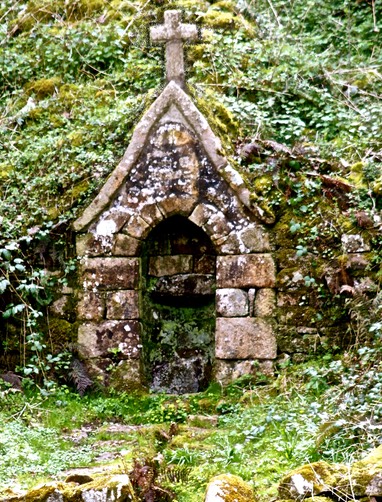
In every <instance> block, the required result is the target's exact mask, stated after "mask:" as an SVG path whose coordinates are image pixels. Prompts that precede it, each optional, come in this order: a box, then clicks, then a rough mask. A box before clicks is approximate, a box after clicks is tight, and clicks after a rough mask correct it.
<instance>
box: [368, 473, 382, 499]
mask: <svg viewBox="0 0 382 502" xmlns="http://www.w3.org/2000/svg"><path fill="white" fill-rule="evenodd" d="M365 494H366V495H369V496H372V497H382V474H377V475H376V476H374V478H373V479H372V480H371V481H370V483H369V484H368V485H367V487H366V490H365Z"/></svg>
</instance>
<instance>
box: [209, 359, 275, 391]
mask: <svg viewBox="0 0 382 502" xmlns="http://www.w3.org/2000/svg"><path fill="white" fill-rule="evenodd" d="M244 375H253V376H262V375H266V376H273V375H274V362H273V361H271V360H266V359H265V360H260V361H259V360H257V359H255V360H250V359H248V360H245V361H227V360H224V359H223V360H222V359H216V361H215V380H217V381H218V382H220V383H221V384H222V385H228V384H229V383H231V382H232V381H234V380H237V379H238V378H240V377H242V376H244Z"/></svg>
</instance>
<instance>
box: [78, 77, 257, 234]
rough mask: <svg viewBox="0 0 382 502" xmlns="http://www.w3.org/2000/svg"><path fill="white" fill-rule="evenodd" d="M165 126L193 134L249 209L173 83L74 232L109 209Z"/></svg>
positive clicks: (202, 123) (214, 142)
mask: <svg viewBox="0 0 382 502" xmlns="http://www.w3.org/2000/svg"><path fill="white" fill-rule="evenodd" d="M166 123H179V124H182V125H183V126H185V127H186V128H187V129H189V130H190V131H192V133H193V134H194V135H195V138H196V140H197V141H198V143H199V144H200V146H201V148H202V149H203V150H204V152H205V154H206V156H207V157H208V159H209V161H210V162H211V164H212V165H213V166H214V168H215V169H216V170H217V172H218V173H219V174H220V175H221V176H222V177H223V178H224V179H225V181H227V182H228V184H229V185H230V186H231V188H232V189H233V190H234V191H235V193H236V195H237V196H238V198H239V199H240V200H241V202H242V203H243V204H244V205H245V206H247V207H250V203H249V191H248V189H247V188H246V186H245V184H244V181H243V179H242V177H241V176H240V174H239V173H238V172H237V171H235V170H234V169H233V168H232V167H231V166H230V165H229V164H228V162H227V159H226V158H225V157H224V156H222V155H221V143H220V140H219V139H218V138H217V137H216V136H215V135H214V133H213V132H212V130H211V128H210V126H209V125H208V122H207V120H206V119H205V117H204V116H203V115H202V114H201V113H200V111H199V110H198V109H197V107H196V106H195V105H194V103H193V102H192V100H191V99H190V97H189V96H188V95H187V94H186V93H185V92H184V91H183V90H182V89H181V88H180V87H179V86H178V85H177V84H176V83H175V82H170V83H169V84H168V85H167V86H166V87H165V89H164V90H163V92H162V93H161V94H160V96H159V97H158V98H157V99H156V100H155V102H154V103H153V104H152V105H151V106H150V108H149V109H148V110H147V112H146V113H145V114H144V115H143V117H142V119H141V120H140V121H139V123H138V125H137V126H136V128H135V130H134V133H133V136H132V139H131V142H130V145H129V147H128V148H127V150H126V152H125V154H124V156H123V158H122V160H121V162H120V163H119V164H118V166H117V167H116V168H115V169H114V171H113V172H112V173H111V175H110V176H109V178H108V180H107V181H106V183H105V185H104V186H103V187H102V189H101V190H100V192H99V194H98V195H97V196H96V197H95V199H94V200H93V202H92V203H91V204H90V205H89V206H88V207H87V208H86V209H85V210H84V212H83V213H82V215H81V216H80V217H79V218H78V219H77V220H76V221H75V222H74V224H73V227H74V230H75V231H77V232H78V231H82V230H84V229H86V228H87V227H88V226H89V225H90V224H91V223H92V222H93V221H94V220H95V218H97V217H98V216H99V215H100V214H101V213H102V212H103V211H104V210H105V209H106V208H107V207H108V205H109V204H110V203H111V201H112V200H113V197H114V196H115V194H116V193H117V192H118V190H119V189H120V187H121V186H122V184H123V183H124V181H125V180H126V179H127V177H128V176H129V173H130V171H131V170H132V168H133V167H134V165H136V163H137V161H138V159H139V157H140V155H141V153H142V152H143V150H144V148H145V145H147V143H148V141H150V137H151V135H152V134H153V132H154V131H155V129H156V128H157V127H159V126H161V125H163V124H166Z"/></svg>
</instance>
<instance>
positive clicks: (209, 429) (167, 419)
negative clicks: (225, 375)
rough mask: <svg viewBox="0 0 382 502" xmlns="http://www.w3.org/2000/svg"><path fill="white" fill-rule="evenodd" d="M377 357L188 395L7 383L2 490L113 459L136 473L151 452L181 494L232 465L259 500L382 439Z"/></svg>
mask: <svg viewBox="0 0 382 502" xmlns="http://www.w3.org/2000/svg"><path fill="white" fill-rule="evenodd" d="M349 358H351V359H352V367H350V365H348V364H347V361H348V362H349ZM377 359H378V358H377V357H374V363H373V364H370V358H369V359H367V358H366V359H365V356H364V354H363V353H362V351H361V352H359V351H358V353H357V352H356V351H355V352H354V353H352V354H351V355H350V354H348V355H347V356H346V357H343V358H341V359H339V358H337V359H335V358H333V359H332V357H331V356H326V357H325V358H324V359H321V360H316V361H311V362H309V363H305V364H301V365H298V366H293V367H288V366H287V367H284V368H283V369H282V372H280V374H279V376H277V377H275V378H274V379H268V380H266V379H265V380H264V381H263V382H262V383H261V384H259V383H258V384H255V383H254V382H253V380H252V379H251V378H249V377H243V378H241V379H239V380H238V381H236V382H234V383H233V384H231V385H230V386H228V387H226V388H222V387H221V386H219V385H217V384H213V385H211V386H210V388H209V389H207V390H206V391H205V392H203V393H200V394H193V395H185V396H169V395H159V394H136V395H132V394H126V393H122V394H121V393H118V394H117V393H114V392H110V393H109V394H107V395H106V394H100V393H93V394H92V395H87V396H84V397H82V398H81V397H79V396H78V395H77V394H75V393H73V392H72V391H70V390H69V389H68V388H67V387H60V388H57V389H56V390H54V391H52V392H51V394H50V395H48V396H42V395H41V393H36V392H31V391H27V393H26V394H21V393H14V392H10V391H9V390H3V391H2V406H1V411H0V418H1V424H2V425H1V426H0V451H1V455H0V487H1V490H3V493H5V490H6V488H7V487H12V488H13V489H14V488H15V487H19V488H27V487H30V486H31V485H34V484H36V482H38V481H41V480H44V479H46V478H52V477H53V478H60V477H61V478H62V477H65V473H66V472H67V470H68V469H70V468H74V467H81V466H84V465H86V466H87V467H89V466H95V465H99V464H102V463H104V462H105V461H107V462H108V463H112V464H114V467H115V469H117V470H122V471H123V472H130V471H131V470H132V468H133V464H134V463H135V464H136V463H137V462H140V464H144V463H147V462H148V463H154V464H156V466H157V467H156V469H157V471H156V472H157V477H158V479H157V482H158V481H160V483H162V485H163V486H165V487H167V488H168V489H171V490H172V491H174V492H175V493H176V497H177V500H179V501H184V502H186V501H187V502H191V501H195V502H196V501H197V500H202V497H203V494H204V491H205V488H206V484H207V483H208V481H209V479H210V478H211V477H212V476H213V475H217V474H222V473H227V472H229V473H232V474H237V475H240V476H241V477H243V478H244V479H245V480H247V481H249V482H250V483H252V484H253V486H254V488H255V492H256V493H257V495H258V497H259V500H261V501H266V500H271V499H272V497H274V495H275V493H276V488H277V482H278V481H279V480H280V478H281V476H282V475H283V474H285V473H286V472H287V471H289V470H291V469H292V468H294V467H297V466H299V465H301V464H304V463H308V462H314V461H317V460H321V459H324V460H327V461H329V462H351V461H353V460H354V459H356V458H359V457H360V456H362V455H363V454H364V453H365V452H366V451H368V450H370V449H371V448H373V447H375V446H378V445H379V444H380V443H381V442H382V434H381V431H382V425H381V423H380V418H379V416H378V415H377V414H376V412H375V410H376V404H378V406H380V405H381V403H380V402H379V400H378V398H377V396H376V395H375V392H376V385H377V386H378V382H376V379H377V380H378V377H377V375H378V371H379V370H378V368H379V361H378V360H377ZM351 368H353V369H351ZM354 368H357V369H354ZM361 373H364V377H365V378H368V381H369V385H368V386H367V385H366V383H365V385H364V388H363V394H362V392H360V391H359V389H357V390H356V389H355V387H354V386H353V387H352V385H351V382H352V379H353V380H354V379H356V378H357V377H358V378H359V377H360V375H361ZM371 375H373V376H374V380H373V378H371ZM373 393H374V394H373ZM373 396H374V397H373ZM377 401H378V403H377ZM339 403H343V404H342V406H339ZM347 403H348V404H349V403H351V406H350V405H349V406H347V405H346V404H347ZM10 445H12V447H10ZM140 464H139V465H140ZM0 494H1V492H0Z"/></svg>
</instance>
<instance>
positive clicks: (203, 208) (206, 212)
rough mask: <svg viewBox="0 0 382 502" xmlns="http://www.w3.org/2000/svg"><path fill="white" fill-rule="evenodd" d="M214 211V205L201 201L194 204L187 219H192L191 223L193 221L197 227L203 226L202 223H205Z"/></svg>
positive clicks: (215, 210)
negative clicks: (194, 206)
mask: <svg viewBox="0 0 382 502" xmlns="http://www.w3.org/2000/svg"><path fill="white" fill-rule="evenodd" d="M216 212H217V209H216V207H215V206H212V205H211V204H204V203H202V204H199V205H198V206H196V208H195V209H194V211H193V212H192V214H191V216H190V217H189V220H190V221H192V223H195V225H197V226H198V227H203V225H204V224H205V223H207V221H208V220H209V218H210V217H211V216H212V215H213V214H215V213H216Z"/></svg>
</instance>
